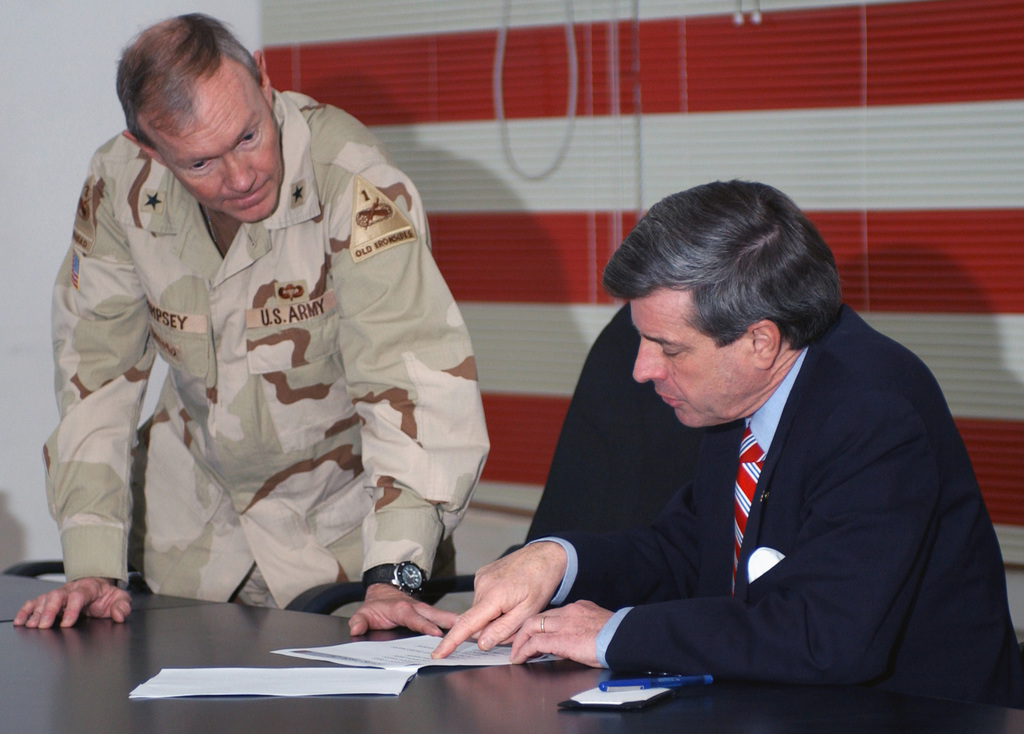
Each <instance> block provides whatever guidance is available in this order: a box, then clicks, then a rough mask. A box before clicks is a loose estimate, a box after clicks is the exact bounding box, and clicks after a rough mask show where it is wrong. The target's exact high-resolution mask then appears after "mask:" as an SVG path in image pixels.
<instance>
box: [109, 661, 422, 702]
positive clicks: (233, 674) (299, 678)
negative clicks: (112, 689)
mask: <svg viewBox="0 0 1024 734" xmlns="http://www.w3.org/2000/svg"><path fill="white" fill-rule="evenodd" d="M414 675H416V671H415V670H414V669H412V668H405V669H401V668H392V669H389V670H366V669H362V670H355V669H352V668H336V667H331V668H164V669H163V670H161V671H160V672H159V673H157V674H156V675H155V676H153V677H152V678H150V679H149V680H148V681H146V682H145V683H143V684H141V685H139V686H137V687H136V688H135V690H133V691H132V692H131V693H130V694H128V698H136V699H143V698H179V697H184V696H338V695H346V694H348V695H354V694H378V695H384V696H397V695H398V694H399V693H401V692H402V689H403V688H405V684H406V683H408V682H409V679H410V678H412V677H413V676H414Z"/></svg>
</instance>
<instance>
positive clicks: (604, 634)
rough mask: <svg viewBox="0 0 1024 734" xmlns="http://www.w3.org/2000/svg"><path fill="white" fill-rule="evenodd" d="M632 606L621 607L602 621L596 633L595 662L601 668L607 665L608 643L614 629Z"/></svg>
mask: <svg viewBox="0 0 1024 734" xmlns="http://www.w3.org/2000/svg"><path fill="white" fill-rule="evenodd" d="M632 608H633V607H623V608H622V609H620V610H619V611H617V612H615V614H613V615H612V616H611V619H609V620H608V621H607V622H605V623H604V627H602V628H601V631H600V632H598V633H597V662H598V664H599V665H600V666H601V667H602V668H607V667H608V657H607V656H608V645H610V644H612V637H614V636H615V631H616V630H618V629H619V624H620V623H621V622H622V620H623V618H624V617H625V616H626V613H627V612H629V610H630V609H632Z"/></svg>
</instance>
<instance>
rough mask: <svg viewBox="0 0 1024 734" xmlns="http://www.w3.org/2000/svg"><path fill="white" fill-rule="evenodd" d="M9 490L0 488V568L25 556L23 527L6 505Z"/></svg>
mask: <svg viewBox="0 0 1024 734" xmlns="http://www.w3.org/2000/svg"><path fill="white" fill-rule="evenodd" d="M9 495H10V490H7V489H0V570H2V569H4V568H7V567H8V566H10V565H11V564H12V563H17V562H18V561H21V560H23V559H24V558H25V553H26V546H25V528H24V527H23V526H22V524H21V523H20V522H18V519H17V518H16V517H15V516H14V515H13V514H11V511H10V510H9V509H8V507H7V498H8V496H9Z"/></svg>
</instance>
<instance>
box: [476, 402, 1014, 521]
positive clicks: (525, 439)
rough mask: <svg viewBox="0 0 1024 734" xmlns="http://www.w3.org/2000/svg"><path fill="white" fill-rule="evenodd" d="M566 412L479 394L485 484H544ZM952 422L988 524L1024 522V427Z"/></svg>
mask: <svg viewBox="0 0 1024 734" xmlns="http://www.w3.org/2000/svg"><path fill="white" fill-rule="evenodd" d="M568 409H569V398H551V397H541V396H535V395H505V394H486V395H484V410H485V412H486V415H487V427H488V431H489V432H490V437H491V454H490V457H489V458H488V459H487V465H486V467H485V469H484V474H483V478H484V480H486V481H493V482H515V483H521V484H535V485H543V484H544V482H545V481H546V480H547V474H548V467H549V466H550V465H551V459H552V457H553V456H554V453H555V443H556V442H557V440H558V433H559V431H561V428H562V422H563V421H564V420H565V413H566V411H567V410H568ZM956 424H957V427H958V428H959V430H960V434H961V435H962V436H963V439H964V444H965V445H966V446H967V451H968V453H969V454H970V457H971V462H972V463H973V465H974V472H975V474H976V475H977V477H978V483H979V484H980V485H981V492H982V496H983V497H984V498H985V504H986V506H987V507H988V511H989V515H991V517H992V521H993V522H996V523H1004V524H1017V525H1021V524H1024V493H1022V492H1021V491H1020V469H1019V463H1020V462H1019V460H1018V458H1019V457H1020V456H1021V454H1022V453H1024V423H1019V422H1011V421H996V420H980V419H974V418H960V419H957V421H956Z"/></svg>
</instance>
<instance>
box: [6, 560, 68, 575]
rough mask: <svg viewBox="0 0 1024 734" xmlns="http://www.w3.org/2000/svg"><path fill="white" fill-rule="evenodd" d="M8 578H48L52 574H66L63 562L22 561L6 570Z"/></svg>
mask: <svg viewBox="0 0 1024 734" xmlns="http://www.w3.org/2000/svg"><path fill="white" fill-rule="evenodd" d="M4 573H5V574H7V575H8V576H32V577H36V576H46V575H48V574H52V573H64V562H63V561H22V562H21V563H15V564H14V565H13V566H8V567H7V568H5V569H4Z"/></svg>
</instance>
